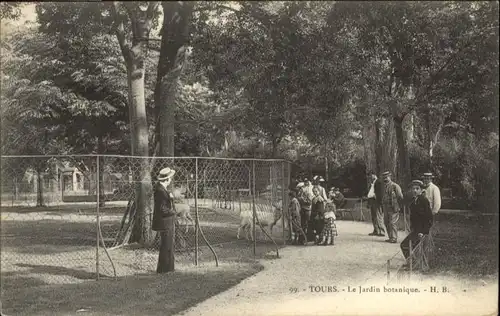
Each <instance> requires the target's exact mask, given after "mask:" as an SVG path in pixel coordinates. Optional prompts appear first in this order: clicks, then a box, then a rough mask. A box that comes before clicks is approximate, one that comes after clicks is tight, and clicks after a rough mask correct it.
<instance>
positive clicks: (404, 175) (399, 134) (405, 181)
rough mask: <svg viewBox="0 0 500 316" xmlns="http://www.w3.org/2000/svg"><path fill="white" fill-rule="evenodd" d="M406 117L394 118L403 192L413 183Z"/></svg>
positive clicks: (399, 176)
mask: <svg viewBox="0 0 500 316" xmlns="http://www.w3.org/2000/svg"><path fill="white" fill-rule="evenodd" d="M403 120H404V116H397V117H394V129H395V132H396V140H397V145H398V169H399V172H398V178H399V182H400V185H401V188H402V189H403V190H406V188H407V187H408V186H409V185H410V181H411V169H410V157H409V154H408V144H407V141H406V139H407V137H406V131H405V130H404V128H403Z"/></svg>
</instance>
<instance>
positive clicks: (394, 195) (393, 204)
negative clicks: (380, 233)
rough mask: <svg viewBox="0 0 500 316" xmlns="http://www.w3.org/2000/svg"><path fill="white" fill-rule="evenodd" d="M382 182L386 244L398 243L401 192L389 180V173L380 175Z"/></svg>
mask: <svg viewBox="0 0 500 316" xmlns="http://www.w3.org/2000/svg"><path fill="white" fill-rule="evenodd" d="M382 179H383V181H384V193H383V194H382V209H383V210H384V222H385V228H386V229H387V235H389V239H387V240H386V242H390V243H393V244H395V243H397V242H398V228H397V223H398V220H399V211H400V210H401V206H402V205H403V192H402V191H401V187H400V186H399V185H398V184H397V183H395V182H392V180H391V173H390V172H389V171H386V172H384V173H382Z"/></svg>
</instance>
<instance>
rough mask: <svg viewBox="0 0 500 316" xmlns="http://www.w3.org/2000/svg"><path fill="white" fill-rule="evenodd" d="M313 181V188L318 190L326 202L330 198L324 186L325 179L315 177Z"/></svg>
mask: <svg viewBox="0 0 500 316" xmlns="http://www.w3.org/2000/svg"><path fill="white" fill-rule="evenodd" d="M313 180H314V186H313V188H318V190H319V196H321V197H322V198H323V200H324V201H326V200H328V196H327V195H326V190H325V188H324V187H323V184H324V183H325V179H323V177H318V176H315V177H314V178H313Z"/></svg>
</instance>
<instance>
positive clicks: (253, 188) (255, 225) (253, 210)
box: [252, 160, 257, 260]
mask: <svg viewBox="0 0 500 316" xmlns="http://www.w3.org/2000/svg"><path fill="white" fill-rule="evenodd" d="M252 193H253V194H252V215H253V216H252V221H253V225H252V226H253V232H252V233H253V259H254V260H255V257H256V255H257V236H256V232H257V223H256V214H255V194H256V191H255V160H252Z"/></svg>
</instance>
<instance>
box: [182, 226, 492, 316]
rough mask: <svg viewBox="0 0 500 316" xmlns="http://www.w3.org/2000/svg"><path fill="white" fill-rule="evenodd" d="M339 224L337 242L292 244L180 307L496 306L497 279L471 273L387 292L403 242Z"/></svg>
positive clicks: (426, 311) (433, 311)
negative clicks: (478, 278)
mask: <svg viewBox="0 0 500 316" xmlns="http://www.w3.org/2000/svg"><path fill="white" fill-rule="evenodd" d="M337 227H338V230H339V236H338V237H337V239H336V244H335V246H333V247H331V246H330V247H328V246H326V247H324V246H306V247H302V246H289V247H286V248H285V249H282V250H280V256H281V258H280V259H275V260H263V261H262V264H263V265H264V270H263V271H261V272H259V273H257V274H256V275H254V276H252V277H250V278H248V279H245V280H243V281H242V282H241V283H239V284H238V285H236V286H234V287H233V288H231V289H229V290H227V291H225V292H222V293H220V294H218V295H216V296H213V297H211V298H209V299H207V300H206V301H204V302H201V303H200V304H198V305H196V306H194V307H192V308H190V309H188V310H185V311H183V312H182V313H179V314H178V315H179V316H181V315H182V316H201V315H204V316H205V315H216V316H225V315H228V316H229V315H231V316H232V315H259V316H266V315H273V316H277V315H334V314H335V315H402V314H405V315H440V314H443V313H445V314H447V315H467V312H469V313H471V314H474V315H485V314H488V313H491V311H495V310H496V308H497V307H496V298H497V293H498V292H497V284H490V285H488V286H486V287H485V286H482V287H478V286H477V284H472V283H473V281H463V280H456V279H452V278H444V277H440V278H439V279H437V277H435V276H434V277H433V279H432V280H425V279H420V280H417V281H415V280H414V281H412V282H411V283H410V284H408V283H407V284H394V283H391V285H390V287H391V288H392V287H397V288H402V287H403V286H406V287H407V288H408V287H417V288H419V290H420V293H416V294H415V293H412V294H408V293H387V292H386V293H384V292H383V290H384V286H385V285H386V275H385V271H386V268H385V263H386V262H387V259H389V258H391V257H394V258H395V261H398V259H399V260H402V255H401V254H398V252H399V244H389V243H386V242H384V240H385V239H386V238H383V237H371V236H368V235H367V233H369V232H370V231H371V225H370V224H368V223H361V222H349V221H339V222H337ZM403 238H404V236H400V237H399V239H400V240H402V239H403ZM399 262H401V261H399ZM471 282H472V283H471ZM483 285H484V284H483ZM202 286H203V285H202ZM321 286H322V287H323V289H324V290H326V291H328V286H331V287H333V286H336V288H337V289H338V290H339V292H336V293H335V292H330V293H328V292H314V291H311V287H321ZM348 286H350V287H351V288H358V289H357V291H359V286H365V287H370V286H374V287H376V288H379V289H381V291H382V292H380V293H376V292H375V293H357V292H356V293H352V292H349V289H348ZM430 286H436V287H437V288H438V291H440V292H442V290H441V289H442V287H443V286H446V287H447V289H448V290H449V292H447V293H429V291H428V289H429V288H430ZM291 289H297V293H292V292H291V291H295V290H291ZM317 289H318V290H319V288H317ZM388 298H389V299H388ZM492 303H493V305H492Z"/></svg>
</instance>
